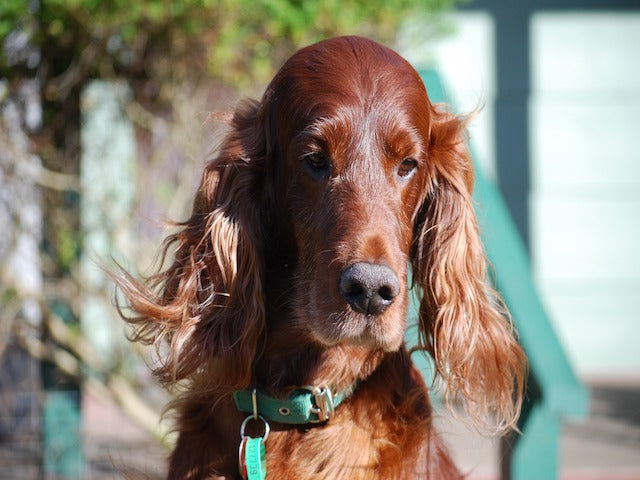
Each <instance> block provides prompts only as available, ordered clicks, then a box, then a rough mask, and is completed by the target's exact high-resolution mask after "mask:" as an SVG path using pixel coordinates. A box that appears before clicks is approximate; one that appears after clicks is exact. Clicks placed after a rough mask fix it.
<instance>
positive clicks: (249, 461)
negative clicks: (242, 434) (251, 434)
mask: <svg viewBox="0 0 640 480" xmlns="http://www.w3.org/2000/svg"><path fill="white" fill-rule="evenodd" d="M244 455H245V457H244V458H245V463H246V466H247V479H248V480H264V479H265V478H266V476H267V459H266V449H265V446H264V442H263V441H262V438H249V439H248V440H247V443H246V444H245V450H244Z"/></svg>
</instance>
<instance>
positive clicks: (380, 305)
mask: <svg viewBox="0 0 640 480" xmlns="http://www.w3.org/2000/svg"><path fill="white" fill-rule="evenodd" d="M340 293H341V294H342V296H343V297H344V299H345V300H346V301H347V303H348V304H349V305H351V308H353V309H354V310H355V311H357V312H360V313H365V314H367V315H379V314H381V313H382V312H384V311H385V310H386V309H387V307H389V305H391V304H392V303H393V300H394V299H395V298H396V297H397V296H398V294H399V293H400V281H399V280H398V277H397V276H396V274H395V273H394V272H393V270H392V269H391V268H389V267H387V266H386V265H380V264H375V263H367V262H358V263H354V264H352V265H351V266H349V267H348V268H347V269H345V270H344V271H343V272H342V274H341V275H340Z"/></svg>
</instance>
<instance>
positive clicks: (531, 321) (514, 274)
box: [420, 70, 589, 480]
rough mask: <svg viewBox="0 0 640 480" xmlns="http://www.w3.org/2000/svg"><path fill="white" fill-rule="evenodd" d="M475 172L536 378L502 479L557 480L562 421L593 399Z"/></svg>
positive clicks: (487, 233) (491, 252)
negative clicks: (578, 374) (554, 479)
mask: <svg viewBox="0 0 640 480" xmlns="http://www.w3.org/2000/svg"><path fill="white" fill-rule="evenodd" d="M420 74H421V76H422V79H423V81H424V82H425V85H426V86H427V90H428V92H429V97H430V98H431V101H432V102H445V101H447V96H446V92H445V90H444V87H443V85H442V82H441V81H440V78H439V76H438V74H437V72H435V71H434V70H423V71H421V72H420ZM449 103H451V102H449ZM475 171H476V184H475V192H474V199H475V200H476V202H477V204H478V205H477V208H476V212H477V215H478V221H479V223H480V229H481V232H482V236H483V242H484V246H485V249H486V252H487V255H488V257H489V260H490V262H491V264H492V266H493V268H494V270H495V281H496V286H497V288H498V290H499V291H500V292H501V294H502V296H503V297H504V299H505V302H506V304H507V306H508V307H509V310H510V311H511V314H512V316H513V319H514V322H515V324H516V328H517V330H518V332H519V335H520V342H521V344H522V346H523V348H524V350H525V352H526V354H527V357H528V359H529V365H530V372H531V377H530V379H529V388H528V394H527V400H526V403H525V405H524V408H523V414H522V416H521V418H520V429H521V431H522V435H521V436H513V437H510V438H511V439H512V442H511V443H510V446H509V448H507V449H506V452H505V453H506V454H507V455H506V456H507V462H506V466H505V465H503V476H504V477H508V478H511V479H514V480H529V479H531V480H533V479H536V480H539V479H541V478H544V479H545V480H546V479H553V478H557V475H558V465H559V461H558V445H559V437H560V433H561V424H562V420H563V418H565V417H583V416H585V415H586V414H587V412H588V408H589V393H588V391H587V389H586V388H585V387H584V386H583V385H582V384H581V383H580V382H579V381H578V379H577V378H576V376H575V374H574V372H573V370H572V369H571V366H570V364H569V362H568V360H567V357H566V355H565V353H564V350H563V348H562V346H561V345H560V342H559V341H558V338H557V336H556V335H555V332H554V331H553V327H552V325H551V323H550V322H549V318H548V316H547V314H546V312H545V310H544V307H543V305H542V302H541V301H540V297H539V295H538V293H537V291H536V288H535V285H534V283H533V278H532V274H531V266H530V262H529V256H528V254H527V251H526V249H525V246H524V243H523V241H522V239H521V238H520V235H519V233H518V231H517V229H516V226H515V224H514V222H513V219H512V218H511V215H510V213H509V211H508V209H507V206H506V204H505V201H504V199H503V197H502V195H501V193H500V191H499V189H498V187H497V186H496V185H494V184H493V183H492V182H491V181H490V180H489V179H487V177H486V176H485V175H484V172H483V171H482V170H481V169H480V168H478V166H477V164H476V166H475ZM503 443H505V444H506V442H503Z"/></svg>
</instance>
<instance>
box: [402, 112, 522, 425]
mask: <svg viewBox="0 0 640 480" xmlns="http://www.w3.org/2000/svg"><path fill="white" fill-rule="evenodd" d="M464 125H465V122H464V120H462V119H460V118H458V117H456V116H454V115H451V114H449V113H444V112H438V111H435V113H434V118H433V123H432V127H431V129H432V130H431V142H430V143H431V145H430V151H429V158H430V161H431V164H430V165H431V166H432V168H433V171H432V175H431V178H430V185H428V186H427V191H428V193H427V197H426V199H425V201H424V203H423V205H422V207H421V210H420V212H419V214H418V218H417V221H416V226H415V228H416V233H415V239H414V249H413V255H412V262H413V268H414V278H415V281H416V282H417V283H419V284H420V286H421V287H422V290H423V295H424V296H423V299H422V302H421V305H420V320H419V322H420V333H421V343H422V345H421V347H422V348H423V349H425V350H426V351H428V352H429V353H430V355H431V356H432V357H433V359H434V363H435V367H436V371H437V373H438V374H439V375H440V377H441V378H442V379H443V380H444V383H445V391H444V393H445V399H446V402H447V404H448V405H449V406H450V407H451V406H452V404H453V403H455V402H458V401H461V403H462V404H463V406H464V408H465V410H466V411H467V412H468V413H469V414H470V415H471V417H472V418H473V419H474V421H475V423H476V424H477V425H479V426H482V427H483V428H487V427H490V426H492V427H493V428H491V429H496V430H498V431H500V430H504V429H508V428H515V426H516V422H517V419H518V415H519V412H520V406H521V402H522V391H523V382H524V376H525V371H526V358H525V356H524V353H523V351H522V349H521V348H520V346H519V344H518V342H517V340H516V338H515V332H514V329H513V327H512V324H511V322H510V319H509V317H508V312H507V310H506V308H504V307H503V306H502V302H501V299H500V297H499V295H498V294H497V293H496V292H495V291H494V290H493V289H492V288H491V287H490V285H489V284H488V282H487V280H488V279H487V259H486V257H485V253H484V250H483V247H482V243H481V240H480V237H479V233H478V225H477V220H476V217H475V214H474V210H473V204H472V198H471V192H472V189H473V167H472V164H471V161H470V158H469V155H468V153H467V150H466V147H465V138H464ZM491 414H492V415H493V418H494V422H488V421H487V419H488V418H491V417H490V415H491Z"/></svg>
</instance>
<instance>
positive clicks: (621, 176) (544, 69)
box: [530, 12, 640, 378]
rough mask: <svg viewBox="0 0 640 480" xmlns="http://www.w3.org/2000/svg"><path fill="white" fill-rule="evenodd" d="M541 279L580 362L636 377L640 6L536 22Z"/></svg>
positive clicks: (536, 249)
mask: <svg viewBox="0 0 640 480" xmlns="http://www.w3.org/2000/svg"><path fill="white" fill-rule="evenodd" d="M531 61H532V79H531V85H532V95H531V101H530V120H531V121H530V125H531V146H532V152H531V154H532V157H531V160H532V162H531V181H532V196H531V201H530V213H531V235H532V242H531V245H532V256H533V265H534V269H535V275H536V279H537V281H538V284H539V286H540V290H541V292H542V294H543V295H544V299H545V303H546V305H547V307H548V309H549V312H550V313H551V316H552V318H553V320H554V322H555V325H556V328H557V331H558V333H559V335H560V337H561V339H562V341H563V343H564V344H565V346H566V348H567V351H568V353H569V356H570V358H571V359H572V360H573V363H574V365H575V367H576V368H577V370H578V373H579V374H581V375H582V376H585V377H600V378H602V377H612V376H616V377H617V376H621V377H624V376H632V377H636V378H638V377H640V348H638V340H640V12H639V13H635V14H634V13H617V14H614V13H562V14H559V13H553V14H551V13H540V14H536V15H535V16H534V17H533V19H532V22H531Z"/></svg>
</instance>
